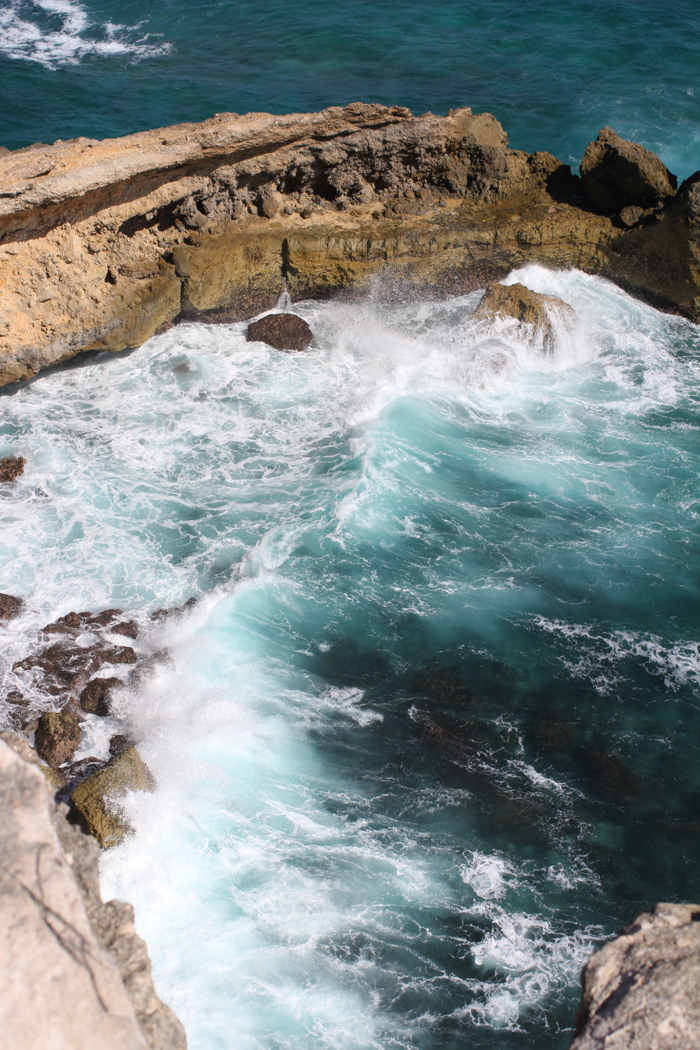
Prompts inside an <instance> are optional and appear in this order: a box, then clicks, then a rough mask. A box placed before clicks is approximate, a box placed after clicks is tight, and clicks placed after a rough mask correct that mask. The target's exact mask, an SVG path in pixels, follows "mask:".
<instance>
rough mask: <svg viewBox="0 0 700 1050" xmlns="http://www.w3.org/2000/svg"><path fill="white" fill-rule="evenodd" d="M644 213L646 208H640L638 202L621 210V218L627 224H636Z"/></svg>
mask: <svg viewBox="0 0 700 1050" xmlns="http://www.w3.org/2000/svg"><path fill="white" fill-rule="evenodd" d="M642 215H644V208H640V207H639V205H638V204H628V205H627V207H626V208H623V209H622V211H621V212H620V219H621V221H622V222H623V223H624V224H625V226H634V225H635V224H636V223H638V222H639V220H640V219H641V217H642Z"/></svg>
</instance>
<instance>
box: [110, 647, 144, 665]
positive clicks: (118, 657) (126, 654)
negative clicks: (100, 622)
mask: <svg viewBox="0 0 700 1050" xmlns="http://www.w3.org/2000/svg"><path fill="white" fill-rule="evenodd" d="M103 654H104V663H107V664H135V663H136V661H137V660H138V657H137V655H136V653H135V652H134V650H133V649H132V648H131V646H130V645H115V646H114V648H112V649H104V650H103Z"/></svg>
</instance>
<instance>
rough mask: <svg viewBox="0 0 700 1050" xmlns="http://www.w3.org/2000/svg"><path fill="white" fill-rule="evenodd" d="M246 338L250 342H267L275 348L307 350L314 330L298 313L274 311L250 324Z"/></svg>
mask: <svg viewBox="0 0 700 1050" xmlns="http://www.w3.org/2000/svg"><path fill="white" fill-rule="evenodd" d="M246 339H247V340H248V342H249V343H251V342H261V343H267V345H268V346H271V347H273V348H274V349H275V350H306V349H307V347H308V346H309V344H310V343H311V340H312V339H313V332H312V331H311V329H310V328H309V326H308V324H307V323H306V321H305V320H304V318H303V317H299V316H298V315H297V314H286V313H274V314H266V315H265V317H261V318H260V319H259V320H258V321H253V322H252V323H251V324H249V325H248V331H247V332H246Z"/></svg>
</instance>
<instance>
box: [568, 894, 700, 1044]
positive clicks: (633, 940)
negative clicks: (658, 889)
mask: <svg viewBox="0 0 700 1050" xmlns="http://www.w3.org/2000/svg"><path fill="white" fill-rule="evenodd" d="M581 983H582V995H581V1005H580V1007H579V1012H578V1016H577V1019H576V1020H577V1024H576V1027H577V1034H576V1038H575V1039H574V1041H573V1043H572V1045H571V1050H613V1048H614V1050H679V1048H680V1047H688V1048H690V1047H695V1046H700V907H699V906H697V905H690V904H657V905H656V907H655V908H654V910H653V911H652V912H646V913H644V914H643V915H640V916H639V918H638V919H637V920H636V921H635V922H634V923H632V925H631V926H629V927H627V929H626V930H623V932H622V934H621V935H620V936H619V937H617V938H616V939H615V940H614V941H610V943H609V944H606V945H605V947H604V948H602V949H601V950H600V951H599V952H596V954H595V955H594V956H593V957H592V958H591V959H590V960H589V962H588V963H587V964H586V966H585V968H584V970H583V974H582V977H581Z"/></svg>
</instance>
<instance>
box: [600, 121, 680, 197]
mask: <svg viewBox="0 0 700 1050" xmlns="http://www.w3.org/2000/svg"><path fill="white" fill-rule="evenodd" d="M580 170H581V179H582V180H583V188H584V190H585V191H586V196H587V197H588V199H589V200H590V202H591V204H592V205H593V206H594V207H596V208H600V209H601V210H602V211H607V212H615V211H620V210H621V209H622V208H626V207H627V206H629V205H632V206H634V205H636V206H637V207H639V208H652V207H654V205H656V204H659V203H660V202H661V201H663V200H664V199H665V198H666V197H672V196H673V195H674V193H675V192H676V185H677V180H676V176H675V175H672V174H671V172H670V171H669V170H668V168H667V167H666V165H665V164H663V163H662V162H661V161H660V160H659V158H658V157H657V156H656V154H655V153H651V152H650V151H649V150H648V149H644V147H643V146H640V145H639V144H638V143H637V142H629V141H628V140H627V139H622V138H620V136H619V135H618V134H617V133H616V132H615V131H613V129H612V128H610V127H605V128H603V129H602V131H601V132H600V133H599V135H598V138H597V139H596V140H595V142H589V143H588V145H587V146H586V152H585V153H584V154H583V159H582V160H581V168H580Z"/></svg>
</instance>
